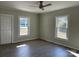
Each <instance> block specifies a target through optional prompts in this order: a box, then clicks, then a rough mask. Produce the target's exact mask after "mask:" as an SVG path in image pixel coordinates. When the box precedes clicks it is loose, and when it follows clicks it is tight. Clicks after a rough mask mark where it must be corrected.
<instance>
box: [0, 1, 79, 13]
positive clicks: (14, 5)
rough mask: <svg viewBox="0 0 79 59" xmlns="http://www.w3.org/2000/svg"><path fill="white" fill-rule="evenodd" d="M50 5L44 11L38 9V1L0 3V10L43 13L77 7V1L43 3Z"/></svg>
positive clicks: (78, 2)
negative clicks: (9, 9)
mask: <svg viewBox="0 0 79 59" xmlns="http://www.w3.org/2000/svg"><path fill="white" fill-rule="evenodd" d="M48 3H51V4H52V5H51V6H48V7H45V8H44V9H45V10H41V9H39V7H38V6H39V1H0V8H7V9H8V8H11V9H16V10H21V11H27V12H34V13H44V12H50V11H55V10H60V9H64V8H69V7H74V6H79V1H44V4H48Z"/></svg>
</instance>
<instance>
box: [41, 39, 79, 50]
mask: <svg viewBox="0 0 79 59" xmlns="http://www.w3.org/2000/svg"><path fill="white" fill-rule="evenodd" d="M42 40H45V39H42ZM45 41H48V42H51V43H55V44H58V45H62V46H65V47H69V48H72V49H75V50H79V49H78V48H76V47H72V46H70V45H65V44H62V43H58V42H54V41H50V40H45Z"/></svg>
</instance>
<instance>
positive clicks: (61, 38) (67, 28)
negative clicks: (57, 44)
mask: <svg viewBox="0 0 79 59" xmlns="http://www.w3.org/2000/svg"><path fill="white" fill-rule="evenodd" d="M62 16H67V18H68V28H67V39H63V38H59V37H57V36H56V33H57V29H56V17H62ZM69 22H70V16H69V15H61V16H55V38H56V39H62V40H69Z"/></svg>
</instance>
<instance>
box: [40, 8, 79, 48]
mask: <svg viewBox="0 0 79 59" xmlns="http://www.w3.org/2000/svg"><path fill="white" fill-rule="evenodd" d="M62 15H69V32H68V34H69V39H68V40H63V39H56V38H55V16H62ZM40 17H41V19H40V32H41V33H40V38H41V39H44V40H47V41H50V42H55V43H59V44H63V45H65V46H69V47H72V48H76V49H79V7H73V8H67V9H62V10H58V11H53V12H49V13H44V14H41V16H40Z"/></svg>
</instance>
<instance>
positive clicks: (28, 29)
mask: <svg viewBox="0 0 79 59" xmlns="http://www.w3.org/2000/svg"><path fill="white" fill-rule="evenodd" d="M20 18H27V19H28V34H27V35H20ZM18 22H19V23H18V25H19V31H18V34H19V36H20V37H23V36H29V35H30V17H27V16H19V17H18Z"/></svg>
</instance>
